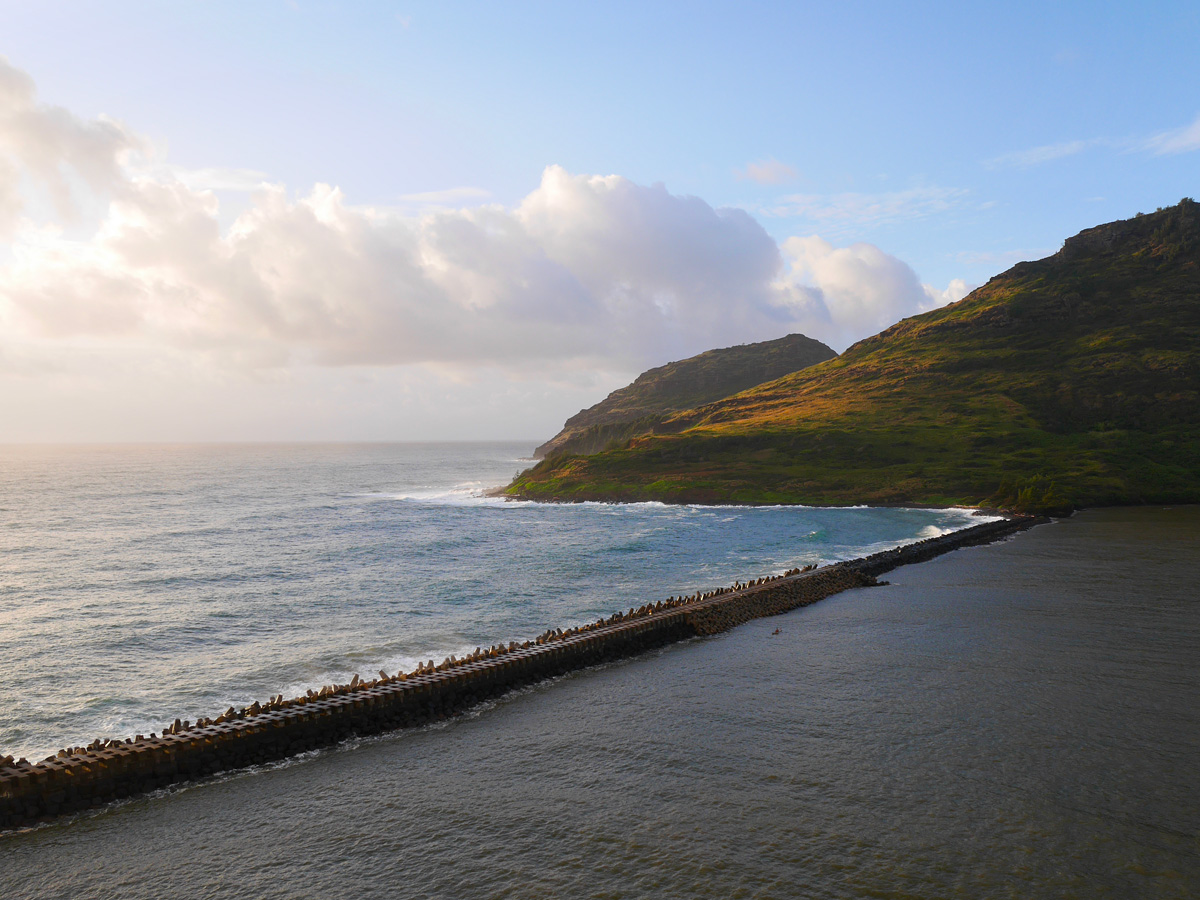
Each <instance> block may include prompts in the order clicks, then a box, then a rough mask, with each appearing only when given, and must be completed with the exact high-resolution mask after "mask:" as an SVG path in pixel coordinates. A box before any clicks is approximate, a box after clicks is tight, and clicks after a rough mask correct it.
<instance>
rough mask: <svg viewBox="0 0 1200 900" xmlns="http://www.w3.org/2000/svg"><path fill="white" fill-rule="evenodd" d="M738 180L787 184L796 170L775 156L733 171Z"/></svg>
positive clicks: (794, 177) (794, 175) (792, 179)
mask: <svg viewBox="0 0 1200 900" xmlns="http://www.w3.org/2000/svg"><path fill="white" fill-rule="evenodd" d="M734 175H736V177H737V180H738V181H753V182H756V183H758V184H787V183H788V182H789V181H795V180H796V175H797V172H796V170H795V169H794V168H792V167H791V166H789V165H788V164H787V163H782V162H780V161H779V160H777V159H775V158H771V159H763V160H759V161H758V162H752V163H750V164H749V165H747V166H746V168H745V169H740V170H737V171H736V172H734Z"/></svg>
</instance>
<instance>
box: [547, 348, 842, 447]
mask: <svg viewBox="0 0 1200 900" xmlns="http://www.w3.org/2000/svg"><path fill="white" fill-rule="evenodd" d="M835 356H837V354H836V353H834V352H833V350H831V349H830V348H829V347H827V346H825V345H824V344H822V343H821V342H820V341H814V340H813V339H812V338H809V337H805V336H804V335H802V334H789V335H787V336H786V337H781V338H779V339H778V340H774V341H763V342H761V343H758V344H739V345H738V346H736V347H726V348H724V349H722V350H709V351H708V352H707V353H701V354H700V355H699V356H693V357H690V358H689V359H684V360H680V361H679V362H673V363H667V364H666V365H665V366H659V367H658V368H657V369H650V370H649V371H647V372H643V373H642V374H641V375H639V376H638V377H637V380H636V381H634V382H633V384H630V385H626V386H625V387H623V388H620V389H619V390H615V391H613V392H612V393H611V394H609V395H608V396H607V397H606V398H605V399H604V400H601V401H600V402H599V403H597V404H596V405H595V406H592V407H589V408H588V409H585V410H582V411H580V412H578V413H576V414H575V415H573V416H572V417H571V418H569V419H567V422H566V424H565V425H564V426H563V429H562V431H560V432H559V433H558V434H557V435H555V436H554V437H553V438H551V439H550V440H549V441H547V442H546V443H544V444H542V446H540V447H538V448H537V450H535V451H534V456H537V457H547V456H555V455H561V454H564V453H596V452H597V451H599V450H605V449H608V448H609V447H614V446H621V445H623V444H625V443H626V442H627V441H628V440H629V439H630V438H632V437H635V436H637V435H639V434H646V433H648V432H652V431H653V430H654V429H655V427H656V426H657V424H658V423H659V422H660V421H661V420H662V419H663V417H664V416H665V415H666V414H667V413H673V412H679V411H681V410H685V409H693V408H695V407H697V406H703V405H704V404H705V403H711V402H713V401H714V400H720V399H722V398H723V397H728V396H729V395H731V394H736V393H737V392H738V391H744V390H746V388H751V387H754V386H755V385H756V384H762V383H764V382H767V381H774V380H775V379H776V378H779V377H781V376H783V375H788V374H790V373H792V372H796V371H799V370H800V369H803V368H805V367H807V366H811V365H815V364H816V363H819V362H824V361H825V360H827V359H833V358H834V357H835Z"/></svg>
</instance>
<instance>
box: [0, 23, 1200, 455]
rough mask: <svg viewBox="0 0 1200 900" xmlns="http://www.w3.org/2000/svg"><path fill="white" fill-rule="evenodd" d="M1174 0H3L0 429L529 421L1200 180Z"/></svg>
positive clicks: (856, 308)
mask: <svg viewBox="0 0 1200 900" xmlns="http://www.w3.org/2000/svg"><path fill="white" fill-rule="evenodd" d="M1197 46H1200V5H1197V4H1191V3H1180V2H1177V3H1143V4H1140V5H1137V6H1136V7H1135V6H1134V5H1133V4H1129V3H1097V2H1089V3H1048V2H1045V0H1043V2H1040V3H1008V4H1003V5H1000V4H989V5H987V6H986V7H985V6H984V5H982V4H964V3H961V2H959V3H944V4H943V3H919V2H916V3H914V2H906V3H853V2H844V3H825V4H819V5H818V4H807V3H780V4H774V3H745V2H742V3H736V4H735V3H728V4H726V3H690V4H675V3H666V2H663V3H652V4H651V3H645V2H641V3H612V2H610V3H604V4H589V5H583V4H562V3H554V4H551V3H545V4H541V3H510V4H496V3H478V4H474V3H453V2H442V3H428V4H425V3H392V2H369V0H360V2H353V3H351V2H344V3H333V2H307V0H291V2H288V0H259V2H247V0H242V2H216V0H211V2H187V0H179V2H172V3H161V2H124V0H105V2H82V0H81V2H72V3H59V2H54V0H37V2H25V0H0V57H2V59H0V442H76V441H78V442H110V441H310V440H317V441H364V440H365V441H389V440H399V441H406V440H474V439H522V440H525V439H528V440H531V441H534V442H540V441H542V440H544V439H546V438H548V437H549V436H551V435H552V434H554V433H555V432H556V431H557V430H558V429H559V427H560V426H561V424H562V422H563V421H564V420H565V419H566V418H567V417H568V416H570V415H571V414H573V413H575V412H576V411H578V410H579V409H580V408H583V407H586V406H590V405H591V404H593V403H595V402H597V401H598V400H600V399H602V398H603V397H604V396H605V395H606V394H607V393H608V392H609V391H611V390H613V389H614V388H617V387H619V386H621V385H623V384H625V383H628V382H629V381H630V380H632V378H633V377H635V376H636V375H637V374H638V373H639V372H641V371H643V370H644V369H646V368H648V367H651V366H655V365H661V364H663V363H665V362H667V361H670V360H673V359H680V358H683V357H686V356H689V355H692V354H695V353H698V352H701V351H704V350H707V349H711V348H713V347H723V346H730V345H732V344H738V343H745V342H749V341H758V340H769V339H772V338H776V337H781V336H782V335H784V334H787V333H790V332H797V331H798V332H802V333H805V334H808V335H810V336H811V337H815V338H818V339H820V340H823V341H825V342H826V343H828V344H830V346H832V347H833V348H834V349H836V350H838V351H839V352H840V351H842V350H844V349H845V348H846V347H847V346H848V345H850V344H851V343H853V342H854V341H856V340H859V339H861V338H863V337H866V336H869V335H871V334H874V333H876V332H878V331H879V330H880V329H882V328H885V327H887V326H888V325H890V324H893V323H894V322H896V321H898V320H899V319H901V318H904V317H906V316H911V315H915V314H917V313H920V312H922V311H925V310H928V309H932V308H934V307H936V306H938V305H941V304H944V303H947V302H953V301H955V300H958V299H961V297H963V296H965V294H966V293H967V292H969V290H970V289H972V288H974V287H976V286H978V285H980V284H983V283H984V282H986V281H987V280H988V279H989V278H990V277H992V276H993V275H996V274H998V273H999V272H1002V271H1004V270H1005V269H1007V268H1008V267H1009V266H1011V265H1012V264H1014V263H1016V262H1018V261H1021V260H1024V259H1037V258H1041V257H1043V256H1047V255H1049V254H1051V253H1054V252H1055V251H1057V250H1058V248H1059V247H1060V246H1061V245H1062V241H1063V240H1064V239H1065V238H1067V237H1069V236H1070V235H1072V234H1075V233H1076V232H1078V231H1080V230H1081V229H1083V228H1087V227H1091V226H1093V225H1097V224H1100V223H1103V222H1107V221H1112V220H1114V219H1119V218H1128V217H1130V216H1132V215H1134V214H1136V213H1137V212H1143V211H1152V210H1154V209H1155V208H1157V207H1160V206H1166V205H1170V204H1173V203H1176V202H1178V200H1179V199H1180V198H1182V197H1184V196H1192V197H1196V196H1200V65H1197V62H1196V60H1197V53H1196V47H1197Z"/></svg>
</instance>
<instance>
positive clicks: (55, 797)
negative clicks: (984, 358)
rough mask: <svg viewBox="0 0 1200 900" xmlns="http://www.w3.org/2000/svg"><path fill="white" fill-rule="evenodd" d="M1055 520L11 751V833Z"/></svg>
mask: <svg viewBox="0 0 1200 900" xmlns="http://www.w3.org/2000/svg"><path fill="white" fill-rule="evenodd" d="M1042 521H1045V520H1044V519H1033V518H1022V519H1007V520H1004V521H997V522H987V523H983V524H980V525H975V526H972V527H970V528H966V529H962V530H960V531H956V532H952V533H950V534H946V535H941V536H939V537H936V538H930V539H928V540H925V541H920V542H918V543H915V544H909V545H907V546H905V547H899V548H896V549H894V550H887V551H883V552H881V553H876V554H873V555H871V556H867V557H862V558H860V559H855V560H849V561H845V562H840V563H836V564H833V565H829V566H824V567H821V568H819V569H813V570H811V571H799V570H793V571H792V572H790V573H788V574H786V575H780V576H772V577H768V578H760V579H756V580H755V581H754V582H751V583H750V584H747V585H742V584H737V585H734V586H733V587H731V588H720V589H718V590H715V591H710V592H707V593H701V594H696V595H693V596H691V597H686V598H674V597H672V598H670V599H669V600H666V601H662V602H659V603H654V604H647V605H645V606H643V607H641V608H640V609H636V610H634V609H631V610H629V612H628V613H618V614H616V615H614V616H612V617H611V618H609V619H606V620H603V621H601V622H597V623H595V624H592V625H587V626H583V627H580V628H572V629H569V630H567V631H565V632H563V631H560V630H553V631H547V632H546V633H544V634H543V635H541V636H540V637H538V638H537V639H535V640H534V641H526V642H524V643H522V644H517V643H516V642H513V643H510V644H508V645H507V646H500V647H493V648H489V649H488V650H484V651H477V652H476V653H475V654H472V655H471V656H470V657H469V658H467V659H465V660H456V659H454V658H450V659H448V660H446V661H445V662H443V663H442V664H441V665H440V666H432V665H429V666H422V667H420V668H418V670H417V671H416V672H413V673H400V674H398V675H396V676H394V677H389V676H387V675H386V674H384V673H382V672H381V673H380V678H379V679H378V680H373V681H367V682H359V680H358V678H357V676H356V677H355V679H354V680H353V681H352V682H351V683H350V684H349V685H338V686H335V687H334V688H330V689H326V690H324V691H322V692H321V693H320V694H314V693H312V692H310V694H309V695H308V696H306V697H298V698H294V699H291V700H285V699H283V698H282V697H279V698H272V700H271V701H270V702H268V703H267V704H266V705H260V704H257V703H255V704H254V705H253V706H251V707H248V708H246V709H244V710H240V711H238V710H233V709H231V710H229V711H228V712H226V713H225V714H223V715H221V716H219V717H217V719H216V720H202V722H201V723H198V724H197V725H195V726H193V725H191V723H180V722H179V721H178V720H177V721H176V723H175V725H174V726H172V727H171V728H170V730H169V731H170V733H164V734H162V735H161V736H160V735H151V736H149V737H143V736H140V735H139V736H138V737H137V738H134V739H130V740H127V741H124V742H118V741H96V742H93V744H92V745H91V746H90V747H88V748H71V749H69V750H63V751H60V752H59V754H58V755H57V756H56V757H51V758H49V759H47V760H45V761H43V762H39V763H30V762H27V761H25V760H19V761H13V760H11V758H10V757H3V758H0V830H7V829H12V828H18V827H23V826H27V825H32V824H35V823H37V822H39V821H44V820H47V819H51V818H54V817H56V816H60V815H64V814H67V813H71V812H75V811H78V810H82V809H86V808H88V807H93V806H100V805H103V804H105V803H110V802H112V801H114V800H118V799H122V798H126V797H131V796H135V795H138V794H143V793H146V792H148V791H152V790H156V789H158V788H162V787H166V786H168V785H171V784H174V783H178V782H182V781H189V780H194V779H198V778H203V777H206V776H208V775H212V774H215V773H217V772H222V771H228V770H231V769H238V768H243V767H246V766H251V765H256V764H260V763H266V762H270V761H272V760H278V759H282V758H285V757H288V756H293V755H295V754H297V753H301V752H304V751H307V750H312V749H315V748H318V747H324V746H329V745H331V744H336V743H338V742H339V741H342V740H345V739H346V738H349V737H352V736H355V735H368V734H376V733H380V732H385V731H390V730H394V729H397V728H403V727H408V726H412V725H420V724H423V723H427V722H430V721H435V720H438V719H443V718H445V717H447V716H451V715H454V714H455V713H458V712H461V711H462V710H464V709H467V708H469V707H471V706H473V705H475V704H477V703H479V702H480V701H482V700H485V699H487V698H489V697H495V696H498V695H500V694H503V693H505V692H507V691H510V690H512V689H513V688H516V687H519V686H522V685H526V684H530V683H533V682H536V681H540V680H543V679H546V678H549V677H553V676H555V675H560V674H563V673H566V672H570V671H573V670H576V669H580V668H584V667H587V666H591V665H595V664H597V663H600V662H604V661H606V660H612V659H618V658H621V657H626V656H631V655H634V654H637V653H641V652H644V651H646V650H649V649H652V648H654V647H660V646H663V645H665V644H669V643H673V642H675V641H680V640H684V639H686V638H690V637H695V636H697V635H708V634H716V633H719V632H722V631H726V630H728V629H730V628H733V627H735V626H737V625H740V624H742V623H743V622H747V621H749V620H750V619H755V618H760V617H762V616H769V615H777V614H779V613H783V612H787V611H789V610H792V609H796V608H798V607H801V606H807V605H809V604H811V603H814V602H816V601H817V600H820V599H822V598H824V597H828V596H830V595H832V594H836V593H839V592H840V591H843V590H846V589H848V588H852V587H860V586H866V585H870V584H874V583H875V579H876V578H877V577H878V576H879V575H881V574H883V573H885V572H887V571H889V570H891V569H894V568H896V567H898V566H901V565H905V564H908V563H914V562H921V561H923V560H927V559H931V558H933V557H935V556H938V555H940V554H942V553H946V552H948V551H950V550H954V549H957V548H959V547H964V546H969V545H973V544H981V543H987V542H990V541H994V540H998V539H1000V538H1003V537H1005V536H1007V535H1009V534H1012V533H1014V532H1016V531H1019V530H1022V529H1025V528H1028V527H1030V526H1032V525H1034V524H1038V523H1039V522H1042Z"/></svg>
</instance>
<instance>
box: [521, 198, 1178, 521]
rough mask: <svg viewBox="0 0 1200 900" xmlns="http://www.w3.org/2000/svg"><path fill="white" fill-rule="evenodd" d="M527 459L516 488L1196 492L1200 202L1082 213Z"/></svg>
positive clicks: (895, 493)
mask: <svg viewBox="0 0 1200 900" xmlns="http://www.w3.org/2000/svg"><path fill="white" fill-rule="evenodd" d="M646 430H647V431H650V430H653V431H656V432H659V433H656V434H645V435H643V436H640V437H636V438H634V439H633V440H632V441H630V442H629V443H628V444H627V445H626V446H624V447H623V448H621V449H614V450H609V451H607V452H604V453H600V454H597V455H595V456H588V457H579V456H575V457H566V456H564V457H559V458H556V459H553V460H547V461H545V462H543V463H541V464H539V465H538V466H536V467H534V468H533V469H531V470H529V471H527V472H525V473H523V474H522V475H521V476H520V477H518V478H517V480H516V481H514V482H513V484H512V485H510V487H509V488H508V494H509V495H510V496H520V497H531V498H539V499H558V500H579V499H605V500H634V499H637V500H643V499H658V500H666V501H676V502H747V503H764V502H766V503H813V504H847V503H851V504H853V503H880V504H883V503H909V504H914V503H915V504H939V505H942V504H950V503H956V504H966V505H977V504H988V503H993V504H999V505H1004V506H1009V507H1013V508H1017V509H1025V510H1062V509H1065V508H1069V507H1070V506H1071V505H1077V506H1078V505H1097V504H1112V503H1141V502H1197V501H1200V206H1198V205H1197V204H1196V203H1194V202H1192V201H1190V200H1185V201H1183V202H1181V203H1180V204H1179V205H1178V206H1174V207H1170V208H1168V209H1164V210H1160V211H1159V212H1157V213H1154V214H1151V215H1145V216H1138V217H1137V218H1134V219H1130V220H1127V221H1122V222H1114V223H1111V224H1108V225H1102V226H1100V227H1098V228H1092V229H1088V230H1087V231H1084V232H1081V233H1080V234H1079V235H1076V236H1075V237H1073V238H1071V239H1070V240H1068V241H1067V242H1066V243H1065V245H1064V246H1063V249H1062V250H1060V251H1059V252H1058V253H1056V254H1055V255H1054V256H1051V257H1048V258H1047V259H1043V260H1040V261H1038V262H1029V263H1021V264H1019V265H1016V266H1014V267H1013V268H1012V269H1010V270H1008V271H1007V272H1005V273H1003V274H1002V275H998V276H997V277H995V278H993V279H992V280H991V281H990V282H988V284H986V285H985V286H984V287H982V288H979V289H978V290H976V291H975V292H973V293H972V294H971V295H970V296H969V297H967V298H966V299H964V300H962V301H960V302H958V303H955V304H952V305H950V306H947V307H943V308H941V309H937V310H934V311H932V312H929V313H926V314H924V315H920V316H915V317H913V318H911V319H906V320H904V321H902V322H900V323H898V324H897V325H894V326H893V327H891V328H889V329H887V330H886V331H884V332H882V333H881V334H879V335H876V336H875V337H872V338H868V339H867V340H864V341H861V342H859V343H857V344H855V345H854V346H853V347H851V348H850V349H848V350H847V351H846V352H845V353H844V354H843V355H842V356H841V357H839V358H837V359H833V360H830V361H828V362H825V363H821V364H820V365H817V366H814V367H812V368H809V369H805V370H804V371H801V372H797V373H795V374H792V375H788V376H785V377H783V378H780V379H778V380H776V381H773V382H770V383H768V384H763V385H760V386H758V387H756V388H752V389H750V390H748V391H744V392H743V393H740V394H737V395H736V396H733V397H729V398H727V399H725V400H721V401H719V402H716V403H712V404H710V405H707V406H703V407H700V408H698V409H694V410H689V411H686V412H683V413H679V414H676V415H674V416H672V417H667V418H664V419H663V420H662V421H660V422H658V423H656V424H655V425H654V427H653V429H650V428H647V429H646Z"/></svg>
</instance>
